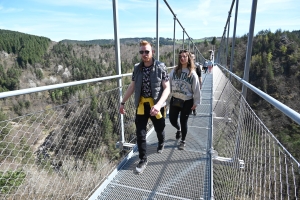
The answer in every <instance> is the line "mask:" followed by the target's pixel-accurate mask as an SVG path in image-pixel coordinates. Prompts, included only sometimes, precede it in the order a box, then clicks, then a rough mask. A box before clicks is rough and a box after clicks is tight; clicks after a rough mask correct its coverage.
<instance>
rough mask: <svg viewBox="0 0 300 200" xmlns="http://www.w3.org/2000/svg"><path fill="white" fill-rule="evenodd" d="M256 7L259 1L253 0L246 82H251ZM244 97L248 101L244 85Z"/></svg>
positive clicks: (245, 70) (245, 73)
mask: <svg viewBox="0 0 300 200" xmlns="http://www.w3.org/2000/svg"><path fill="white" fill-rule="evenodd" d="M256 7H257V0H253V2H252V10H251V21H250V27H249V34H248V44H247V52H246V61H245V69H244V78H243V79H244V80H245V81H246V82H248V81H249V65H250V61H251V52H252V43H253V32H254V26H255V16H256ZM242 95H243V96H244V98H245V99H246V96H247V87H246V86H245V85H244V84H243V87H242Z"/></svg>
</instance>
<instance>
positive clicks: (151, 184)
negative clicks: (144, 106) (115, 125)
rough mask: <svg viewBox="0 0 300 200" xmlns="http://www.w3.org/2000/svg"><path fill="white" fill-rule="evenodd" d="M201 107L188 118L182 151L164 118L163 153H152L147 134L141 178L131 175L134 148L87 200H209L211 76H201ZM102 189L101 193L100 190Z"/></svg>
mask: <svg viewBox="0 0 300 200" xmlns="http://www.w3.org/2000/svg"><path fill="white" fill-rule="evenodd" d="M202 76H203V80H204V81H203V87H202V91H201V97H202V100H201V104H200V105H199V106H197V115H196V116H194V115H192V114H191V115H190V118H189V120H188V133H187V137H186V148H185V150H179V149H178V144H179V142H180V140H176V138H175V133H176V129H175V128H174V127H173V126H172V125H171V124H170V122H169V118H168V116H167V118H166V128H165V132H166V139H165V149H164V151H163V153H162V154H158V153H157V152H156V148H157V138H156V134H155V133H154V130H153V131H151V132H150V133H148V137H147V155H148V165H147V167H146V169H145V171H144V172H143V173H142V174H137V173H136V172H135V167H136V165H137V164H138V162H139V157H138V151H137V148H134V150H133V152H132V156H131V157H130V158H129V159H128V161H127V162H126V163H125V164H124V165H123V166H122V167H121V168H119V170H118V172H117V173H116V175H115V176H114V177H113V178H112V180H111V181H110V182H109V183H108V184H107V185H106V187H105V188H103V187H101V186H100V187H99V189H98V190H97V191H96V192H95V193H94V194H93V195H92V196H91V197H90V200H93V199H98V200H100V199H106V200H107V199H113V200H116V199H128V200H129V199H132V200H137V199H143V200H145V199H170V200H171V199H172V200H174V199H210V197H209V192H208V191H209V190H210V184H209V179H210V167H211V166H210V160H209V155H208V154H207V153H208V150H209V133H210V129H211V121H210V118H211V111H210V109H211V103H212V99H211V96H212V94H211V92H212V89H211V88H212V82H213V80H212V79H213V76H212V74H203V75H202ZM100 188H103V189H100Z"/></svg>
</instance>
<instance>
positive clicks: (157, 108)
mask: <svg viewBox="0 0 300 200" xmlns="http://www.w3.org/2000/svg"><path fill="white" fill-rule="evenodd" d="M160 108H161V106H159V105H157V104H155V105H154V106H152V108H151V110H150V115H151V116H155V115H157V113H158V112H159V111H160Z"/></svg>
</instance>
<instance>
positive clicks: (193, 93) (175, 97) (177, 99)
mask: <svg viewBox="0 0 300 200" xmlns="http://www.w3.org/2000/svg"><path fill="white" fill-rule="evenodd" d="M169 78H170V85H171V96H172V97H171V101H170V111H169V118H170V122H171V124H172V126H174V127H175V128H176V129H177V132H176V139H180V138H181V141H180V144H179V147H178V148H179V149H180V150H184V149H185V138H186V135H187V131H188V127H187V122H188V119H189V115H190V113H191V112H192V110H194V109H196V107H197V105H199V104H200V83H199V79H198V75H197V73H196V67H195V64H194V62H193V59H192V56H191V54H190V52H189V51H187V50H180V51H179V57H178V65H177V66H176V67H175V68H174V69H173V70H172V71H171V73H170V75H169ZM179 114H180V124H179V123H178V120H177V119H178V116H179Z"/></svg>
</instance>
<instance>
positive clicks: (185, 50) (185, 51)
mask: <svg viewBox="0 0 300 200" xmlns="http://www.w3.org/2000/svg"><path fill="white" fill-rule="evenodd" d="M187 52H189V51H188V50H187V49H181V50H180V51H179V54H181V53H187Z"/></svg>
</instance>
